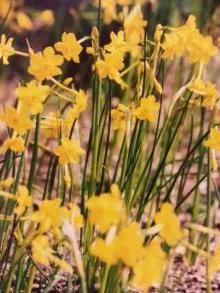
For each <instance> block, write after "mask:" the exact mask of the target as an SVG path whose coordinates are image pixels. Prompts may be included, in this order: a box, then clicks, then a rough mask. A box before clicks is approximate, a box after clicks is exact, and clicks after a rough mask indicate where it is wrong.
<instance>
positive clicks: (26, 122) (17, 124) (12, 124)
mask: <svg viewBox="0 0 220 293" xmlns="http://www.w3.org/2000/svg"><path fill="white" fill-rule="evenodd" d="M22 110H23V109H20V111H19V110H18V109H15V108H13V107H11V106H6V108H5V113H3V114H0V120H1V121H4V122H5V124H6V125H7V126H8V127H9V128H12V129H14V130H15V131H16V132H17V133H18V134H21V135H22V134H24V133H25V132H26V131H27V130H29V129H31V128H32V127H33V122H32V121H31V119H30V118H29V117H28V115H27V113H26V111H22Z"/></svg>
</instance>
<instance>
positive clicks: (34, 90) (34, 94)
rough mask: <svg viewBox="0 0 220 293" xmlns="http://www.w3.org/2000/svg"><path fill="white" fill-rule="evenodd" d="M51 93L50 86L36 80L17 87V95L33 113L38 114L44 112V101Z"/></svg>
mask: <svg viewBox="0 0 220 293" xmlns="http://www.w3.org/2000/svg"><path fill="white" fill-rule="evenodd" d="M48 94H49V87H48V86H46V85H40V84H37V81H36V80H32V81H31V82H29V83H27V85H26V86H20V87H18V88H17V89H16V95H17V96H18V98H19V100H20V101H21V103H22V105H23V106H24V107H25V108H26V109H27V110H28V111H29V112H30V113H31V114H38V113H40V112H42V110H43V105H42V103H43V102H44V100H45V99H46V97H47V96H48Z"/></svg>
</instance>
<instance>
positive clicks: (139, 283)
mask: <svg viewBox="0 0 220 293" xmlns="http://www.w3.org/2000/svg"><path fill="white" fill-rule="evenodd" d="M165 266H166V254H165V253H164V252H163V250H162V249H161V246H160V243H159V242H158V240H157V239H154V240H152V241H151V242H150V244H149V245H148V246H147V247H145V248H144V249H143V251H142V256H141V258H140V260H139V261H137V262H136V264H135V265H134V266H133V272H134V278H133V280H132V284H133V286H134V287H137V288H139V289H149V287H151V286H153V285H155V284H158V285H159V284H160V282H161V280H162V277H163V273H164V270H165Z"/></svg>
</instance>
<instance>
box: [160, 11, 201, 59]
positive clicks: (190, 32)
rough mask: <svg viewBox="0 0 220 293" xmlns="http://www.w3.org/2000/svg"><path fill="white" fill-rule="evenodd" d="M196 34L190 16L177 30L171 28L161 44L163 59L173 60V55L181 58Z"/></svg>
mask: <svg viewBox="0 0 220 293" xmlns="http://www.w3.org/2000/svg"><path fill="white" fill-rule="evenodd" d="M197 34H198V30H197V29H196V19H195V16H193V15H190V16H189V18H188V19H187V21H186V23H185V24H184V25H182V26H180V27H178V28H172V30H171V32H169V33H166V34H165V39H164V42H163V44H162V48H163V49H164V52H163V58H165V59H173V57H174V56H175V55H177V56H183V54H185V53H186V50H187V48H188V46H189V45H190V43H191V41H192V39H193V38H194V37H195V35H197Z"/></svg>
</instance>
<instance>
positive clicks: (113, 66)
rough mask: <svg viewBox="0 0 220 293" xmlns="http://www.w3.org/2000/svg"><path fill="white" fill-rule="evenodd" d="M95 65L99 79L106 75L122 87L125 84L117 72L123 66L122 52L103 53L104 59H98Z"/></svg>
mask: <svg viewBox="0 0 220 293" xmlns="http://www.w3.org/2000/svg"><path fill="white" fill-rule="evenodd" d="M95 66H96V69H97V71H98V74H99V77H100V78H101V79H104V78H107V77H108V78H110V79H112V80H114V81H115V82H117V83H118V84H119V85H120V86H121V87H122V88H123V87H125V86H126V85H125V83H124V82H123V80H122V79H121V77H120V72H119V70H121V69H123V67H124V61H123V53H121V51H119V52H117V51H114V52H113V53H107V54H105V56H104V60H101V59H98V60H97V62H96V64H95Z"/></svg>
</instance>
